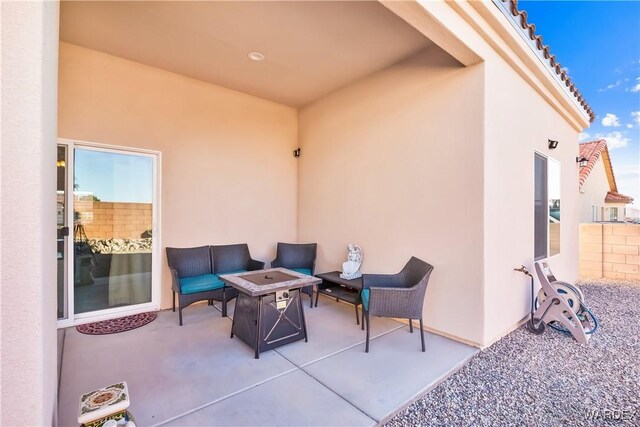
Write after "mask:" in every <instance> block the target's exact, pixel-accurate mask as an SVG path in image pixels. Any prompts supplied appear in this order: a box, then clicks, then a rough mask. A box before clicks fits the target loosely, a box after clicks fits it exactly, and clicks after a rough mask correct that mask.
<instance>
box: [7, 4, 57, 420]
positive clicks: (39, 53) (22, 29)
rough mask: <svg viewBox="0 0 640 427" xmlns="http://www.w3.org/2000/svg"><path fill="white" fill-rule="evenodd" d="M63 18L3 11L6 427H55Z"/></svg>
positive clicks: (25, 9)
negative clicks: (59, 88)
mask: <svg viewBox="0 0 640 427" xmlns="http://www.w3.org/2000/svg"><path fill="white" fill-rule="evenodd" d="M58 11H59V4H58V3H57V2H53V1H39V2H36V1H28V2H21V1H3V2H2V4H1V6H0V28H1V34H2V37H1V39H0V40H1V41H0V44H1V50H2V57H1V62H0V63H1V79H0V81H1V83H0V85H1V88H0V91H1V109H0V123H1V145H0V147H1V148H0V200H1V207H2V209H1V211H0V277H1V280H0V336H1V339H0V363H1V365H0V369H1V370H0V381H1V387H0V388H1V390H2V391H1V396H0V397H1V400H0V425H7V426H8V425H13V426H19V425H51V424H54V423H55V412H56V411H55V407H56V390H57V374H56V354H57V352H56V297H57V293H56V264H55V262H56V246H55V238H56V232H55V225H56V221H55V218H56V207H55V206H56V199H55V194H56V167H55V164H56V137H57V84H58V82H57V80H58Z"/></svg>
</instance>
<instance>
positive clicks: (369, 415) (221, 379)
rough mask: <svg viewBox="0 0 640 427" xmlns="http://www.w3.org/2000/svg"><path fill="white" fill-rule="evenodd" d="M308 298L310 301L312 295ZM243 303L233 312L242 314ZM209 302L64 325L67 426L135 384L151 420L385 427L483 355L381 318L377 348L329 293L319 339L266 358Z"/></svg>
mask: <svg viewBox="0 0 640 427" xmlns="http://www.w3.org/2000/svg"><path fill="white" fill-rule="evenodd" d="M305 301H306V299H305ZM233 306H234V304H233V303H231V304H230V305H229V307H230V308H231V311H230V315H231V316H233V310H232V307H233ZM220 314H221V311H220V305H219V304H216V305H215V306H214V307H210V306H208V305H207V304H206V303H204V304H199V305H196V306H192V307H191V308H190V309H189V310H185V312H184V322H185V324H184V326H182V327H180V326H178V319H177V313H172V312H171V311H170V310H167V311H162V312H160V313H159V316H158V318H157V319H156V320H155V321H154V322H152V323H150V324H149V325H147V326H144V327H142V328H139V329H135V330H132V331H128V332H123V333H119V334H114V335H103V336H93V335H83V334H81V333H79V332H77V331H76V330H75V328H68V329H65V330H60V333H59V339H60V340H61V341H62V342H63V345H62V346H61V349H62V357H61V367H60V368H61V375H60V390H59V396H60V397H59V425H61V426H71V425H75V424H77V423H76V419H77V403H78V398H79V396H80V395H81V394H82V393H84V392H87V391H90V390H94V389H97V388H100V387H103V386H106V385H108V384H114V383H117V382H120V381H122V380H126V381H127V383H128V385H129V392H130V394H131V406H130V408H129V409H130V411H131V413H132V414H133V416H134V417H135V418H136V422H137V424H138V425H140V426H148V425H176V426H177V425H181V426H184V425H253V426H258V425H297V426H299V425H334V426H338V425H349V426H356V425H357V426H367V425H374V424H376V423H380V422H385V421H386V420H388V419H390V418H391V417H392V416H393V415H394V414H396V413H397V412H398V411H399V410H401V409H403V408H404V407H406V406H407V405H408V404H410V403H411V402H413V401H415V400H416V399H418V398H419V397H421V396H423V395H424V394H425V393H427V392H428V391H429V390H431V389H432V388H434V387H435V386H436V385H437V384H439V383H440V382H441V381H443V380H444V379H446V378H447V377H448V376H449V375H451V374H452V373H454V372H455V371H457V370H458V369H459V368H461V367H462V366H463V365H464V364H465V362H466V361H467V360H468V359H470V358H471V357H472V356H473V355H475V354H476V353H477V352H478V350H477V349H475V348H473V347H470V346H467V345H465V344H461V343H459V342H456V341H453V340H450V339H447V338H444V337H442V336H439V335H434V334H431V333H427V335H426V343H427V352H426V353H422V352H421V351H420V337H419V333H418V332H417V331H416V332H414V333H413V334H411V333H409V327H408V325H407V324H404V323H400V322H398V321H395V320H391V319H382V318H375V319H373V320H372V325H371V326H372V337H374V338H373V339H372V341H371V350H370V352H369V353H365V352H364V337H365V335H364V332H363V331H362V330H361V329H360V326H358V325H356V323H355V321H354V316H353V308H352V306H351V305H349V304H347V303H341V302H340V303H339V302H336V301H335V300H332V299H330V298H327V297H321V298H320V301H319V304H318V307H315V308H313V309H308V310H306V311H305V314H306V318H307V324H308V332H309V338H310V339H309V342H307V343H305V342H304V341H298V342H296V343H292V344H289V345H286V346H284V347H280V348H278V349H275V350H271V351H267V352H265V353H263V354H262V356H261V358H260V359H254V357H253V351H252V350H251V348H249V347H248V346H247V345H245V344H244V343H243V342H241V341H240V340H239V339H237V338H234V339H230V338H229V332H230V330H231V318H223V317H221V315H220Z"/></svg>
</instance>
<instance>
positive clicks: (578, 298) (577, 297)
mask: <svg viewBox="0 0 640 427" xmlns="http://www.w3.org/2000/svg"><path fill="white" fill-rule="evenodd" d="M550 285H551V287H552V288H553V289H554V290H555V291H556V292H557V293H558V294H559V295H560V296H561V297H562V298H564V299H565V301H566V302H567V304H568V305H569V307H571V310H572V311H573V312H574V313H575V314H578V313H580V312H581V311H582V309H581V307H582V306H583V304H584V295H583V294H582V291H580V289H578V288H576V287H575V286H573V285H571V284H569V283H566V282H553V283H551V284H550ZM547 298H548V296H547V294H546V293H545V292H544V288H540V290H539V291H538V297H537V303H538V305H540V304H542V303H543V302H544V301H545V300H546V299H547Z"/></svg>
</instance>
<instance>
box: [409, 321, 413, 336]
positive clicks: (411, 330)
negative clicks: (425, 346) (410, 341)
mask: <svg viewBox="0 0 640 427" xmlns="http://www.w3.org/2000/svg"><path fill="white" fill-rule="evenodd" d="M409 332H411V333H413V320H412V319H409Z"/></svg>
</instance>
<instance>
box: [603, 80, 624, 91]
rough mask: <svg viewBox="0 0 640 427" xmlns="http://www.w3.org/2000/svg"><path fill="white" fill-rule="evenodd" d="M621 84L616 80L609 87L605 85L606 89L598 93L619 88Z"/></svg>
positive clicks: (620, 81)
mask: <svg viewBox="0 0 640 427" xmlns="http://www.w3.org/2000/svg"><path fill="white" fill-rule="evenodd" d="M621 84H622V80H616V82H615V83H611V84H610V85H607V87H605V88H604V89H598V92H606V91H608V90H609V89H615V88H617V87H618V86H620V85H621Z"/></svg>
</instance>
